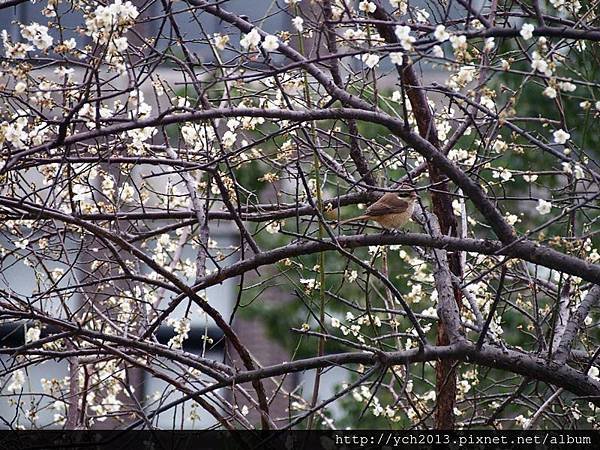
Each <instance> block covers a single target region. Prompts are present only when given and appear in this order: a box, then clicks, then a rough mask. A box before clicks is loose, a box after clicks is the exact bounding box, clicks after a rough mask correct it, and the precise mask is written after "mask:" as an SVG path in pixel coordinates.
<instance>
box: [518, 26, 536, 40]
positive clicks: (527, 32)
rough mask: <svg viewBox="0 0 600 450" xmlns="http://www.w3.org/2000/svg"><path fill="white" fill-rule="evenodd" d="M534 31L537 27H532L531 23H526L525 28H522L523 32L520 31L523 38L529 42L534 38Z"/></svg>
mask: <svg viewBox="0 0 600 450" xmlns="http://www.w3.org/2000/svg"><path fill="white" fill-rule="evenodd" d="M534 29H535V27H534V26H533V25H531V24H530V23H524V24H523V26H522V27H521V31H519V34H520V35H521V36H522V37H523V39H525V40H529V39H531V38H532V37H533V30H534Z"/></svg>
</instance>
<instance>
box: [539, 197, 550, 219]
mask: <svg viewBox="0 0 600 450" xmlns="http://www.w3.org/2000/svg"><path fill="white" fill-rule="evenodd" d="M535 209H536V210H537V212H538V213H540V216H543V215H546V214H548V213H549V212H550V211H552V203H551V202H548V201H546V200H544V199H543V198H540V199H539V200H538V204H537V206H536V207H535Z"/></svg>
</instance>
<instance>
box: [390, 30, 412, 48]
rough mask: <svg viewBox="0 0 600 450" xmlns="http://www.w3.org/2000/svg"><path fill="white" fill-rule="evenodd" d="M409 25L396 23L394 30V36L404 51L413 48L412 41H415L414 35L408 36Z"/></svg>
mask: <svg viewBox="0 0 600 450" xmlns="http://www.w3.org/2000/svg"><path fill="white" fill-rule="evenodd" d="M410 31H411V30H410V27H408V26H406V25H397V26H396V29H395V30H394V32H395V34H396V37H397V38H398V40H399V41H400V45H402V48H403V49H404V50H406V51H410V50H412V48H413V43H414V42H415V41H416V39H415V37H414V36H410Z"/></svg>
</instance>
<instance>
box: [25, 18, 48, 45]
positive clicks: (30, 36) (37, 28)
mask: <svg viewBox="0 0 600 450" xmlns="http://www.w3.org/2000/svg"><path fill="white" fill-rule="evenodd" d="M21 36H23V37H24V38H25V39H27V40H28V41H29V42H31V43H32V44H33V45H35V46H36V47H37V48H38V49H40V50H46V49H47V48H48V47H50V46H51V45H52V42H53V38H52V36H50V35H49V34H48V27H45V26H43V25H40V24H39V23H35V22H32V23H31V24H29V25H27V26H24V27H22V28H21Z"/></svg>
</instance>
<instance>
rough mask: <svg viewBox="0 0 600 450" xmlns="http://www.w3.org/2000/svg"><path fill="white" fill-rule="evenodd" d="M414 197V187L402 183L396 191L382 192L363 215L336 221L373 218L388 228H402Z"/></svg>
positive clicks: (412, 208) (412, 209) (410, 211)
mask: <svg viewBox="0 0 600 450" xmlns="http://www.w3.org/2000/svg"><path fill="white" fill-rule="evenodd" d="M416 199H417V193H416V192H415V190H414V188H413V187H412V186H410V185H408V184H402V185H400V187H399V188H398V190H397V191H395V192H386V193H385V194H383V195H382V196H381V197H380V198H379V200H377V201H376V202H375V203H373V204H372V205H371V206H369V207H368V208H367V210H366V211H365V213H364V214H363V215H361V216H357V217H352V218H351V219H346V220H343V221H341V222H338V224H337V226H339V225H343V224H345V223H349V222H357V221H359V220H373V221H375V222H377V223H378V224H379V225H381V226H382V227H384V228H386V229H388V230H393V229H398V228H402V227H403V226H404V225H406V223H407V222H408V220H409V219H410V218H411V217H412V214H413V211H414V209H415V201H416Z"/></svg>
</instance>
